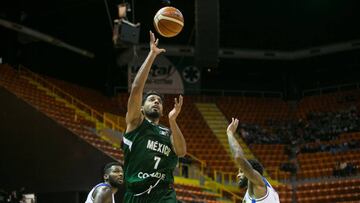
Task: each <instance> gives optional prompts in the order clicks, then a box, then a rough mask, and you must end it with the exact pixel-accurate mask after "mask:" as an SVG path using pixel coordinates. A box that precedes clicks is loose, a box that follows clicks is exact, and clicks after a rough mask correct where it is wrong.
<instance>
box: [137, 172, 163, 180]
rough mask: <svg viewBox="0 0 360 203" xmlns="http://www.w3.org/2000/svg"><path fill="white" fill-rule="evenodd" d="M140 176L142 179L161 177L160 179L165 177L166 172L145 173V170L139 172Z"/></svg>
mask: <svg viewBox="0 0 360 203" xmlns="http://www.w3.org/2000/svg"><path fill="white" fill-rule="evenodd" d="M138 177H139V178H141V179H146V178H149V177H152V178H159V179H165V174H164V173H160V172H153V173H150V174H149V173H145V172H139V173H138Z"/></svg>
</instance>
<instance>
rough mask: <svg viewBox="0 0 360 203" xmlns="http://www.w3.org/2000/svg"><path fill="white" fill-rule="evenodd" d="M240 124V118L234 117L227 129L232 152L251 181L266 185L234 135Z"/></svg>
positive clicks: (255, 183) (236, 161)
mask: <svg viewBox="0 0 360 203" xmlns="http://www.w3.org/2000/svg"><path fill="white" fill-rule="evenodd" d="M238 125H239V120H238V119H234V118H232V120H231V123H230V124H229V126H228V128H227V130H226V133H227V136H228V141H229V145H230V149H231V152H232V154H233V155H234V159H235V163H236V164H237V165H238V167H239V168H240V169H241V170H242V171H243V173H244V175H245V176H246V177H247V178H248V179H249V180H250V182H251V183H253V184H254V185H259V186H264V185H265V183H264V181H263V179H262V176H261V175H260V174H259V173H258V172H257V171H256V170H254V169H253V167H252V166H251V164H250V163H249V162H248V161H247V159H246V158H245V156H244V152H243V150H242V148H241V146H240V144H239V143H238V142H237V140H236V139H235V137H234V134H235V132H236V129H237V127H238Z"/></svg>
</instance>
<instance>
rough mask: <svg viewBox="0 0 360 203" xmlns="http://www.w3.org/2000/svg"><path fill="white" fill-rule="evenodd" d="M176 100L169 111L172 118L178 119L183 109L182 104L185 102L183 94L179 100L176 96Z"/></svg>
mask: <svg viewBox="0 0 360 203" xmlns="http://www.w3.org/2000/svg"><path fill="white" fill-rule="evenodd" d="M174 100H175V104H174V108H173V109H172V110H171V111H170V113H169V119H170V120H176V118H177V116H178V115H179V113H180V111H181V106H182V104H183V97H182V96H181V95H180V96H179V100H178V99H177V98H176V97H175V99H174Z"/></svg>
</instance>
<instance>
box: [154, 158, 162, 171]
mask: <svg viewBox="0 0 360 203" xmlns="http://www.w3.org/2000/svg"><path fill="white" fill-rule="evenodd" d="M154 160H155V166H154V169H157V168H158V166H159V163H160V160H161V158H160V157H158V156H154Z"/></svg>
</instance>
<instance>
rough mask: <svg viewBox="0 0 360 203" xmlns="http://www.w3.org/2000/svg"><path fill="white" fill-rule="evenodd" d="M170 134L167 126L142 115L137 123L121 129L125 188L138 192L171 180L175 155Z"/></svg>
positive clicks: (169, 182) (175, 162)
mask: <svg viewBox="0 0 360 203" xmlns="http://www.w3.org/2000/svg"><path fill="white" fill-rule="evenodd" d="M170 136H171V131H170V129H169V128H166V127H164V126H161V125H156V124H153V123H151V122H149V121H148V120H147V119H145V118H144V121H143V122H142V123H141V125H140V126H139V127H137V128H136V129H135V130H133V131H131V132H129V133H125V135H124V137H123V142H124V145H123V151H124V155H125V160H124V179H125V187H126V190H127V191H131V192H133V193H142V192H144V191H146V190H148V189H149V188H151V189H152V188H153V189H155V190H156V189H157V186H160V185H164V184H172V183H173V182H174V177H173V171H174V169H175V167H176V165H177V162H178V157H177V155H176V154H175V153H174V151H173V150H172V144H171V139H170ZM151 189H150V190H151Z"/></svg>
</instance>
